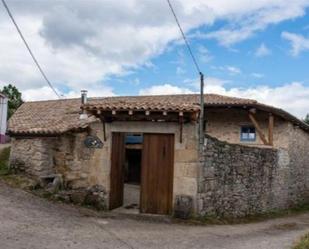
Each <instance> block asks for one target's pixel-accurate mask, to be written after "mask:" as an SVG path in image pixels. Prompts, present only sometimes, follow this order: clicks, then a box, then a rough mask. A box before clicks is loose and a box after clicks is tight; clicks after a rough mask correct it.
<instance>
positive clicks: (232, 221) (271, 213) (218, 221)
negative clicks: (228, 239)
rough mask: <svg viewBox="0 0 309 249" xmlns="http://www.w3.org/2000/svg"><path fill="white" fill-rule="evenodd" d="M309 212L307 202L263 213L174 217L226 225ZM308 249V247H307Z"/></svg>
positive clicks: (207, 223) (189, 221)
mask: <svg viewBox="0 0 309 249" xmlns="http://www.w3.org/2000/svg"><path fill="white" fill-rule="evenodd" d="M306 212H309V204H303V205H299V206H298V207H294V208H290V209H286V210H273V211H269V212H267V213H263V214H256V215H250V216H245V217H238V218H233V217H223V218H219V217H215V216H199V217H192V218H191V219H189V220H186V221H182V220H179V219H175V220H176V221H179V222H185V223H188V224H196V225H226V224H246V223H254V222H261V221H265V220H269V219H275V218H282V217H288V216H293V215H297V214H301V213H306ZM308 249H309V248H308Z"/></svg>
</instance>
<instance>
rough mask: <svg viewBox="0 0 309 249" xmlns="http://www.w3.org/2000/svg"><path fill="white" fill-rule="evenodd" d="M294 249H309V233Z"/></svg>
mask: <svg viewBox="0 0 309 249" xmlns="http://www.w3.org/2000/svg"><path fill="white" fill-rule="evenodd" d="M293 249H309V233H307V234H306V235H304V236H303V237H302V238H301V239H300V241H299V242H297V243H296V245H295V246H294V247H293Z"/></svg>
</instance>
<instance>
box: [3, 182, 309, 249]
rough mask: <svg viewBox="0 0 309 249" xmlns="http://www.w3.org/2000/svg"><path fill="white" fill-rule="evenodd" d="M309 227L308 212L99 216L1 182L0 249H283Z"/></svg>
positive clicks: (288, 246) (308, 229) (289, 246)
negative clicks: (157, 218) (185, 219)
mask: <svg viewBox="0 0 309 249" xmlns="http://www.w3.org/2000/svg"><path fill="white" fill-rule="evenodd" d="M308 231H309V213H307V214H302V215H298V216H293V217H288V218H280V219H275V220H269V221H264V222H259V223H252V224H242V225H215V226H214V225H212V226H190V225H182V224H167V223H159V222H150V221H137V220H131V219H125V218H122V219H119V218H116V219H112V218H98V217H95V216H91V215H90V216H89V215H85V212H84V211H82V209H80V208H77V207H73V206H70V205H66V204H61V203H52V202H49V201H47V200H44V199H41V198H39V197H36V196H33V195H32V194H29V193H27V192H24V191H22V190H18V189H13V188H10V187H8V186H6V185H5V184H4V183H2V182H1V181H0V248H1V249H30V248H31V249H44V248H48V249H62V248H74V249H75V248H76V249H77V248H78V249H92V248H98V249H102V248H177V249H181V248H190V249H192V248H206V249H217V248H220V249H225V248H226V249H244V248H250V249H284V248H291V245H292V244H293V242H294V241H295V240H296V239H297V238H298V237H299V236H301V235H303V234H304V233H305V232H308Z"/></svg>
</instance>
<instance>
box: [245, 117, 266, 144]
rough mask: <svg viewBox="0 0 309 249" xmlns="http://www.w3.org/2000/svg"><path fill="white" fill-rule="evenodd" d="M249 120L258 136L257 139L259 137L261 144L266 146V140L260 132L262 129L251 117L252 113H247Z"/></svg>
mask: <svg viewBox="0 0 309 249" xmlns="http://www.w3.org/2000/svg"><path fill="white" fill-rule="evenodd" d="M249 118H250V120H251V122H252V123H253V125H254V127H255V129H256V131H257V133H258V134H259V137H260V138H261V140H262V141H263V143H264V144H265V145H268V141H267V140H266V138H265V136H264V134H263V131H262V129H261V127H260V125H259V123H258V122H257V121H256V119H255V117H254V115H253V114H252V113H250V112H249Z"/></svg>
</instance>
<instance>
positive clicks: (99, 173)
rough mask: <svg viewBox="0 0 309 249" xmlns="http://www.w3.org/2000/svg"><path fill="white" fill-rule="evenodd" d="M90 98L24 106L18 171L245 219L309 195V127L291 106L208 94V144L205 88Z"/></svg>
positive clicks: (115, 200) (139, 201)
mask: <svg viewBox="0 0 309 249" xmlns="http://www.w3.org/2000/svg"><path fill="white" fill-rule="evenodd" d="M82 100H83V103H81V100H80V99H62V100H51V101H38V102H26V103H24V104H23V105H22V106H21V107H20V108H19V109H18V110H17V112H16V113H15V114H14V115H13V117H12V118H11V119H10V121H9V128H8V133H9V134H10V136H11V137H12V148H11V156H10V165H11V167H12V169H14V170H16V171H19V172H22V173H24V174H27V175H30V176H32V177H34V178H36V179H38V180H42V179H43V180H44V179H45V180H46V179H49V180H50V179H52V180H53V178H55V177H57V178H60V179H61V182H62V183H63V188H64V189H65V190H70V192H69V193H70V194H71V197H72V196H73V194H74V192H79V193H80V192H82V191H84V190H85V192H86V193H87V191H89V189H91V188H95V189H99V190H98V191H97V192H100V193H96V194H99V195H100V201H101V204H102V206H103V207H104V208H106V209H110V210H112V209H117V210H121V209H123V208H125V209H128V210H134V212H141V213H155V214H174V215H176V216H180V217H187V216H189V215H196V216H200V215H201V216H204V215H208V216H209V215H215V216H232V217H240V216H246V215H253V214H258V213H263V212H268V211H270V210H274V209H285V208H289V207H293V206H297V205H301V204H304V203H308V202H309V157H308V156H307V154H308V152H309V126H308V125H306V124H305V123H303V122H302V121H300V120H299V119H297V118H296V117H294V116H292V115H291V114H289V113H287V112H286V111H284V110H281V109H278V108H275V107H272V106H268V105H264V104H261V103H258V102H257V101H255V100H250V99H240V98H232V97H227V96H221V95H215V94H207V95H205V98H204V100H205V106H204V111H205V119H204V123H203V124H202V125H203V128H204V129H203V130H204V134H203V135H202V137H203V138H204V139H203V140H204V142H203V145H202V146H201V145H200V144H199V125H200V124H199V112H200V105H199V95H166V96H137V97H134V96H132V97H107V98H91V99H88V100H87V99H86V95H85V94H83V97H82ZM86 100H87V101H86ZM201 147H202V148H201ZM84 197H85V199H83V198H82V200H81V202H84V201H87V200H86V199H87V195H86V194H85V195H84Z"/></svg>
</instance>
